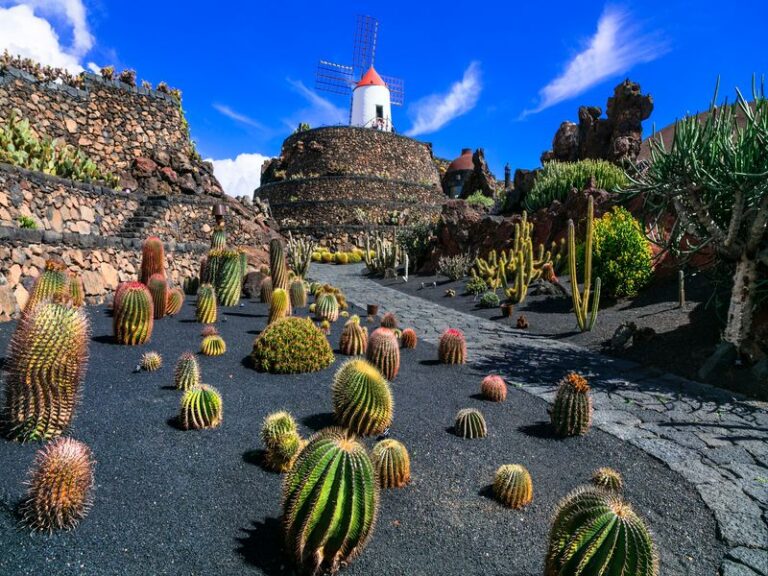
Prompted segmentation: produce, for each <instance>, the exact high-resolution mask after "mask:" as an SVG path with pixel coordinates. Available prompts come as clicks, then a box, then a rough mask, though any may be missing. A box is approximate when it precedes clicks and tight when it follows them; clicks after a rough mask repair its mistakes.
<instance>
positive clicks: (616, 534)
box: [544, 487, 659, 576]
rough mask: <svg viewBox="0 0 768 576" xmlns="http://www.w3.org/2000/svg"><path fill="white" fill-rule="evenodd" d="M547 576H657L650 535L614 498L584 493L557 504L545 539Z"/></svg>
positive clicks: (593, 491) (629, 509)
mask: <svg viewBox="0 0 768 576" xmlns="http://www.w3.org/2000/svg"><path fill="white" fill-rule="evenodd" d="M544 574H545V576H565V575H567V576H593V575H595V574H622V575H624V574H625V575H627V576H658V574H659V562H658V555H657V553H656V547H655V546H654V544H653V540H652V539H651V534H650V532H649V531H648V528H646V526H645V523H644V522H643V521H642V519H641V518H640V517H639V516H638V515H637V514H635V512H634V511H633V510H632V507H631V506H630V505H629V504H627V503H626V502H624V501H622V500H621V498H619V496H618V495H616V494H613V493H611V492H607V491H605V490H601V489H599V488H594V487H582V488H577V489H576V490H574V491H573V492H571V493H570V494H569V495H568V496H566V497H565V499H564V500H563V501H562V502H561V503H560V506H559V507H558V511H557V513H556V515H555V519H554V521H553V523H552V528H551V530H550V533H549V547H548V550H547V558H546V565H545V568H544Z"/></svg>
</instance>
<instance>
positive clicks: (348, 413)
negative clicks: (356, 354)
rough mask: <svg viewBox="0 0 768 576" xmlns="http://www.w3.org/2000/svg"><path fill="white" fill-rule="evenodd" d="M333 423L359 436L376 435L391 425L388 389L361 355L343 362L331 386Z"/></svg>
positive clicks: (389, 392)
mask: <svg viewBox="0 0 768 576" xmlns="http://www.w3.org/2000/svg"><path fill="white" fill-rule="evenodd" d="M331 397H332V399H333V412H334V415H335V417H336V423H337V424H339V425H340V426H342V427H344V428H348V429H349V430H350V431H351V432H354V433H355V434H360V435H361V436H376V435H377V434H381V433H382V432H384V430H386V429H387V428H389V426H390V425H391V424H392V412H393V410H394V403H393V401H392V391H391V390H390V389H389V384H388V383H387V380H386V379H385V378H384V376H382V375H381V372H379V371H378V370H377V369H376V367H375V366H374V365H372V364H371V363H369V362H368V361H367V360H363V359H362V358H354V359H352V360H349V361H347V362H346V363H345V364H344V365H343V366H342V367H341V368H339V370H338V372H336V376H335V377H334V379H333V384H332V386H331Z"/></svg>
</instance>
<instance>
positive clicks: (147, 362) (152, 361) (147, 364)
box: [139, 352, 163, 372]
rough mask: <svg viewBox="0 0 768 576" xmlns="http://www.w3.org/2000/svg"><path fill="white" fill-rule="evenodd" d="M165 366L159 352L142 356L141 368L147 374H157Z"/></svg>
mask: <svg viewBox="0 0 768 576" xmlns="http://www.w3.org/2000/svg"><path fill="white" fill-rule="evenodd" d="M162 365H163V357H162V356H160V354H158V353H157V352H145V353H144V354H142V356H141V362H140V363H139V366H141V369H142V370H144V371H145V372H156V371H157V370H160V368H161V367H162Z"/></svg>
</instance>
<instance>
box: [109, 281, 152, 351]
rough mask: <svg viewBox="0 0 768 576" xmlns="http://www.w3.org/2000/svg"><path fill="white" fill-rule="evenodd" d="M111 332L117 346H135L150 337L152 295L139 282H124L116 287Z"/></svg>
mask: <svg viewBox="0 0 768 576" xmlns="http://www.w3.org/2000/svg"><path fill="white" fill-rule="evenodd" d="M114 307H115V308H114V316H113V318H112V331H113V332H114V334H115V340H117V342H118V343H119V344H127V345H129V346H136V345H137V344H144V343H145V342H148V341H149V339H150V338H151V337H152V328H153V326H154V318H155V313H154V308H153V306H152V295H151V294H150V293H149V290H147V287H146V286H145V285H144V284H142V283H141V282H124V283H122V284H120V285H119V286H118V287H117V291H116V292H115V300H114Z"/></svg>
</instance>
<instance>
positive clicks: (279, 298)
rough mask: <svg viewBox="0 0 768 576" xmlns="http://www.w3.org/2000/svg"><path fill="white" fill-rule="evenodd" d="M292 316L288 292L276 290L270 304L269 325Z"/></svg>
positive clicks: (280, 289)
mask: <svg viewBox="0 0 768 576" xmlns="http://www.w3.org/2000/svg"><path fill="white" fill-rule="evenodd" d="M290 315H291V298H290V296H288V292H287V291H285V290H283V289H282V288H275V291H274V292H273V293H272V301H271V302H270V303H269V319H268V320H267V323H268V324H272V322H276V321H277V320H280V319H281V318H285V317H287V316H290Z"/></svg>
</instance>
